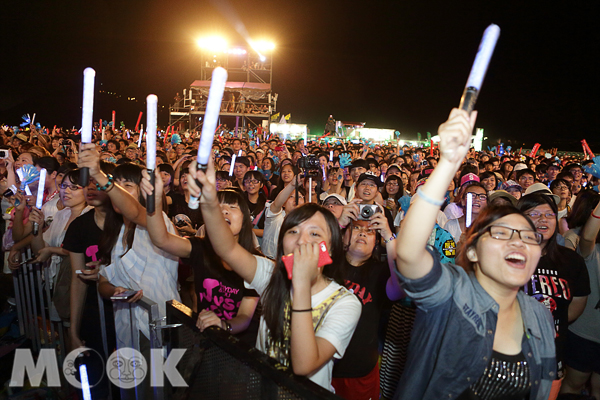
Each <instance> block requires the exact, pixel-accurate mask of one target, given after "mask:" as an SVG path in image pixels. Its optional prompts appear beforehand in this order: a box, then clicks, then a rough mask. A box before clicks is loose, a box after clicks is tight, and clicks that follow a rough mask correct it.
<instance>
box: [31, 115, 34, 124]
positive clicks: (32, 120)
mask: <svg viewBox="0 0 600 400" xmlns="http://www.w3.org/2000/svg"><path fill="white" fill-rule="evenodd" d="M34 122H35V113H33V118H31V125H33V123H34Z"/></svg>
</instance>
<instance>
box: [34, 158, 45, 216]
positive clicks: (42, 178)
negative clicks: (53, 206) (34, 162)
mask: <svg viewBox="0 0 600 400" xmlns="http://www.w3.org/2000/svg"><path fill="white" fill-rule="evenodd" d="M45 186H46V168H42V169H41V170H40V180H39V181H38V191H37V199H36V201H35V206H36V207H37V208H38V210H41V209H42V205H44V188H45Z"/></svg>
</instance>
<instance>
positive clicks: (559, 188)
mask: <svg viewBox="0 0 600 400" xmlns="http://www.w3.org/2000/svg"><path fill="white" fill-rule="evenodd" d="M568 188H569V187H568V186H565V185H560V186H554V189H558V190H565V189H568Z"/></svg>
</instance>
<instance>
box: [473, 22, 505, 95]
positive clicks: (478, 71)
mask: <svg viewBox="0 0 600 400" xmlns="http://www.w3.org/2000/svg"><path fill="white" fill-rule="evenodd" d="M499 36H500V28H499V27H498V25H495V24H491V25H490V26H488V27H487V28H486V30H485V32H483V37H482V38H481V43H480V44H479V50H477V56H475V61H474V62H473V67H472V68H471V73H470V74H469V79H468V80H467V86H466V87H473V88H475V89H477V90H479V89H480V88H481V83H482V82H483V78H484V77H485V73H486V72H487V69H488V65H489V63H490V58H492V54H493V53H494V48H495V47H496V42H497V41H498V37H499Z"/></svg>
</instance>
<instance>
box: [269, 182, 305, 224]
mask: <svg viewBox="0 0 600 400" xmlns="http://www.w3.org/2000/svg"><path fill="white" fill-rule="evenodd" d="M297 179H298V176H297V175H296V176H295V177H294V179H292V181H291V182H290V183H289V184H288V185H287V186H286V187H284V188H283V190H282V191H281V192H279V194H278V195H277V197H275V200H273V203H271V212H272V213H273V214H277V213H279V212H280V211H281V208H282V207H283V205H284V204H285V202H286V201H287V199H289V198H290V196H291V195H292V193H294V188H295V187H296V186H295V184H296V180H297ZM301 184H302V182H300V183H299V185H301Z"/></svg>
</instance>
